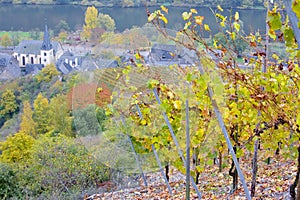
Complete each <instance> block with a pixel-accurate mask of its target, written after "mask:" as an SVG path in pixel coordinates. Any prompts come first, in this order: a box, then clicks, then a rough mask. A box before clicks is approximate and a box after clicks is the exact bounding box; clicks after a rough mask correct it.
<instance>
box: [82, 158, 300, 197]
mask: <svg viewBox="0 0 300 200" xmlns="http://www.w3.org/2000/svg"><path fill="white" fill-rule="evenodd" d="M240 163H245V164H241V168H242V170H243V172H244V176H245V178H246V181H247V184H248V188H250V182H251V175H252V171H251V163H249V162H247V160H240ZM228 169H229V168H225V169H224V170H223V171H222V172H218V167H217V166H216V165H214V166H210V167H207V168H206V169H205V172H203V173H202V174H201V177H200V179H199V180H200V181H199V182H200V183H199V184H198V188H199V190H200V192H201V193H202V199H212V200H213V199H230V200H235V199H246V198H245V194H244V191H243V188H242V185H241V184H240V185H239V189H238V190H236V191H235V192H234V193H230V191H231V180H232V179H231V177H230V176H229V175H228ZM296 171H297V167H296V165H295V162H293V161H286V160H284V159H283V158H282V157H280V156H277V157H275V158H273V159H272V161H271V164H270V165H268V164H266V163H265V162H263V161H259V170H258V173H257V186H256V195H255V197H254V198H253V199H256V200H258V199H262V200H271V199H272V200H273V199H276V200H277V199H290V197H289V186H290V185H291V184H292V183H293V181H294V178H295V174H296ZM137 181H138V183H139V185H140V186H138V187H132V188H127V189H121V190H116V189H115V188H114V187H113V186H111V185H110V186H109V187H110V188H109V190H111V191H109V192H104V193H100V194H93V195H90V196H86V199H90V200H100V199H116V200H121V199H136V200H142V199H143V200H144V199H149V200H160V199H185V176H184V175H182V174H180V173H179V172H178V171H176V170H175V169H173V170H171V176H170V185H171V188H172V192H173V195H170V194H169V192H168V189H167V187H166V184H164V181H163V178H162V177H161V175H160V173H158V172H156V173H151V174H147V181H148V184H149V185H148V186H147V187H145V186H142V185H143V182H142V180H141V179H138V180H137ZM109 184H110V183H103V186H102V187H103V188H105V187H106V189H108V188H107V187H108V185H109ZM191 199H198V198H197V195H196V194H195V191H193V190H192V192H191Z"/></svg>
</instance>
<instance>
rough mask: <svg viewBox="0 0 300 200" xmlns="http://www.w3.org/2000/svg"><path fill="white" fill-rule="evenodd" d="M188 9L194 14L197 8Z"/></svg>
mask: <svg viewBox="0 0 300 200" xmlns="http://www.w3.org/2000/svg"><path fill="white" fill-rule="evenodd" d="M190 11H191V13H194V14H197V13H198V12H197V10H195V9H194V8H192V9H191V10H190Z"/></svg>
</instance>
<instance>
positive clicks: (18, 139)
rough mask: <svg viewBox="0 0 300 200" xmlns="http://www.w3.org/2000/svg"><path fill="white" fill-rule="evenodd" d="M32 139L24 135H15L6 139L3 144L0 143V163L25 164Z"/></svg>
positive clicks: (32, 142)
mask: <svg viewBox="0 0 300 200" xmlns="http://www.w3.org/2000/svg"><path fill="white" fill-rule="evenodd" d="M34 141H35V140H34V138H33V137H31V136H30V135H27V134H25V133H21V132H19V133H16V134H15V135H10V136H8V137H7V138H6V140H5V141H4V142H0V151H1V152H2V154H1V155H0V161H1V162H7V163H19V162H25V161H26V160H28V159H29V158H30V155H31V153H30V150H31V147H32V145H33V144H34Z"/></svg>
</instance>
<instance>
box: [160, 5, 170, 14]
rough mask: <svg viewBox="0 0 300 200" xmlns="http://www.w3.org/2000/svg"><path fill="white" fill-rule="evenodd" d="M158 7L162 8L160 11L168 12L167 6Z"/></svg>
mask: <svg viewBox="0 0 300 200" xmlns="http://www.w3.org/2000/svg"><path fill="white" fill-rule="evenodd" d="M160 8H161V9H162V11H164V12H165V13H167V14H168V12H169V10H168V8H166V7H165V6H163V5H162V6H160Z"/></svg>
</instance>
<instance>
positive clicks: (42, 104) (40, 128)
mask: <svg viewBox="0 0 300 200" xmlns="http://www.w3.org/2000/svg"><path fill="white" fill-rule="evenodd" d="M33 106H34V112H33V120H34V121H35V124H36V126H35V131H36V133H37V134H45V133H48V132H50V131H51V130H53V128H52V126H51V119H50V118H49V116H51V111H50V108H49V101H48V99H47V98H46V97H44V96H43V95H42V94H41V93H39V94H38V96H37V98H36V99H35V100H34V103H33Z"/></svg>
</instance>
